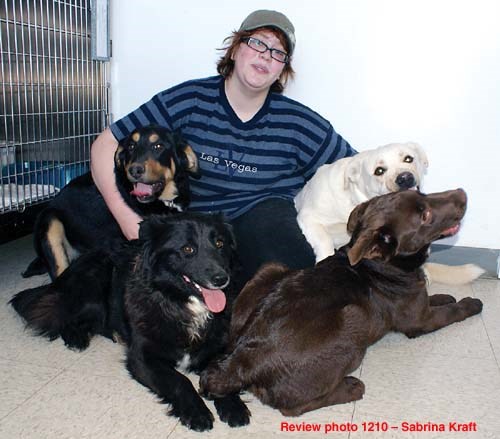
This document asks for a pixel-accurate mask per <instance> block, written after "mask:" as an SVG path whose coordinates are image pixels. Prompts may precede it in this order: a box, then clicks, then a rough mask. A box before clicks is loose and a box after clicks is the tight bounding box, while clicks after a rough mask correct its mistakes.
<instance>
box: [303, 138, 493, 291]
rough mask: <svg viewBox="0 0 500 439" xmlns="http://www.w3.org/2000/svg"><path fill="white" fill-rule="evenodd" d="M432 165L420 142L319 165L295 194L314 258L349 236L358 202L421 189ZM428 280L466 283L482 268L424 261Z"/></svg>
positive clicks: (333, 251) (321, 258) (478, 273)
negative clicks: (348, 230)
mask: <svg viewBox="0 0 500 439" xmlns="http://www.w3.org/2000/svg"><path fill="white" fill-rule="evenodd" d="M428 166H429V162H428V159H427V155H426V154H425V151H424V150H423V148H422V147H421V146H420V145H418V144H417V143H413V142H408V143H391V144H389V145H384V146H380V147H378V148H375V149H372V150H367V151H362V152H360V153H358V154H356V155H354V156H352V157H347V158H344V159H341V160H337V161H336V162H334V163H332V164H329V165H323V166H321V167H320V168H319V169H318V171H317V172H316V174H315V175H314V176H313V177H312V178H311V180H309V182H308V183H307V184H306V185H305V186H304V188H303V189H302V190H301V191H300V192H299V193H298V194H297V196H296V197H295V207H296V209H297V213H298V215H297V221H298V223H299V226H300V228H301V230H302V233H304V236H305V237H306V239H307V241H308V242H309V244H311V246H312V248H313V250H314V254H315V255H316V262H319V261H321V260H323V259H325V258H326V257H328V256H330V255H333V254H334V253H335V248H339V247H341V246H342V245H344V244H347V242H349V235H348V233H347V220H348V219H349V214H350V213H351V211H352V210H353V209H354V207H356V206H357V205H358V204H360V203H363V202H365V201H367V200H369V199H370V198H372V197H375V196H377V195H383V194H386V193H389V192H394V191H397V190H401V189H417V188H418V186H419V185H420V184H421V181H422V178H423V176H424V174H425V172H426V170H427V167H428ZM425 269H426V272H427V277H428V279H429V280H431V279H432V280H434V281H438V282H443V283H447V284H463V283H468V282H471V281H472V280H474V279H476V278H477V277H479V276H480V275H481V274H482V273H483V272H484V270H483V269H481V268H480V267H478V266H476V265H473V264H467V265H462V266H458V267H453V266H447V265H442V264H432V263H427V264H425Z"/></svg>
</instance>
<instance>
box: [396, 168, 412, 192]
mask: <svg viewBox="0 0 500 439" xmlns="http://www.w3.org/2000/svg"><path fill="white" fill-rule="evenodd" d="M396 184H397V185H398V187H399V188H400V189H410V188H412V187H415V186H416V185H417V180H416V179H415V176H414V175H413V174H412V173H411V172H402V173H401V174H399V175H398V176H397V177H396Z"/></svg>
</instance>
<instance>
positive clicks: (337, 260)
mask: <svg viewBox="0 0 500 439" xmlns="http://www.w3.org/2000/svg"><path fill="white" fill-rule="evenodd" d="M465 207H466V195H465V192H464V191H462V190H456V191H448V192H443V193H437V194H430V195H427V196H425V195H423V194H420V193H418V192H416V191H403V192H396V193H391V194H387V195H383V196H380V197H376V198H373V199H371V200H369V201H367V202H365V203H363V204H361V205H359V206H358V207H356V208H355V209H354V211H353V212H352V213H351V215H350V217H349V222H348V230H349V232H350V233H352V238H351V241H350V243H349V244H348V245H347V246H345V247H343V248H341V249H340V250H339V251H338V252H337V253H335V255H334V256H330V257H329V258H326V259H324V260H323V261H321V262H319V263H318V264H317V265H316V266H315V267H314V268H309V269H305V270H290V269H288V268H287V267H285V266H283V265H281V264H269V265H265V266H263V267H262V268H261V269H260V270H259V272H257V274H256V275H255V277H254V278H253V279H252V280H250V281H249V282H248V283H247V284H246V286H245V288H244V289H243V291H242V292H241V293H240V295H239V296H238V299H237V300H236V302H235V305H234V309H233V316H232V321H231V331H230V342H229V348H228V353H227V355H226V356H225V357H223V358H222V359H220V360H219V361H217V362H216V363H214V364H212V365H211V366H209V367H207V368H206V369H205V370H204V371H203V373H202V375H201V390H202V392H204V393H208V394H211V395H217V396H218V397H221V396H223V395H228V394H233V393H234V392H239V391H240V390H242V389H249V390H250V391H252V392H253V393H254V394H255V395H256V396H257V397H258V398H259V399H260V400H261V401H262V402H264V403H265V404H269V405H271V406H272V407H275V408H277V409H279V410H280V411H281V413H283V414H284V415H287V416H298V415H300V414H302V413H304V412H307V411H309V410H314V409H317V408H320V407H324V406H328V405H332V404H342V403H346V402H350V401H355V400H358V399H360V398H362V396H363V393H364V389H365V387H364V384H363V382H362V381H360V380H359V379H358V378H355V377H353V376H349V374H350V373H351V372H352V371H354V370H356V368H358V366H359V365H360V364H361V360H362V359H363V357H364V355H365V352H366V350H367V348H368V347H369V346H370V345H372V344H373V343H375V342H376V341H377V340H380V339H381V338H382V337H383V336H384V335H385V334H387V333H388V332H389V331H398V332H402V333H404V334H406V335H407V336H408V337H417V336H419V335H422V334H426V333H428V332H431V331H435V330H437V329H440V328H442V327H444V326H447V325H450V324H452V323H454V322H459V321H462V320H464V319H466V318H468V317H470V316H473V315H475V314H478V313H480V312H481V309H482V303H481V301H480V300H478V299H474V298H471V297H467V298H465V299H462V300H460V301H459V302H458V303H457V302H456V300H455V299H454V298H453V297H452V296H449V295H447V294H437V295H433V296H428V294H427V289H426V281H425V276H424V273H423V270H422V269H421V267H422V264H423V263H424V262H425V260H426V258H427V251H428V248H429V245H430V243H431V242H433V241H434V240H436V239H439V238H440V237H442V236H450V235H452V234H454V233H456V232H457V231H458V228H459V222H460V220H461V219H462V217H463V215H464V213H465Z"/></svg>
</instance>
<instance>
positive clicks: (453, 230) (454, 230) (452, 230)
mask: <svg viewBox="0 0 500 439" xmlns="http://www.w3.org/2000/svg"><path fill="white" fill-rule="evenodd" d="M459 230H460V224H457V225H455V226H453V227H450V228H449V229H446V230H445V231H444V232H443V233H442V234H443V235H445V236H452V235H456V234H457V233H458V231H459Z"/></svg>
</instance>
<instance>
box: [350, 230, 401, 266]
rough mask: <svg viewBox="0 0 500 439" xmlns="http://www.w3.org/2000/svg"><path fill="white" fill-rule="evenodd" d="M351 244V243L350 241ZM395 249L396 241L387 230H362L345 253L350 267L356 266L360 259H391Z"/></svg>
mask: <svg viewBox="0 0 500 439" xmlns="http://www.w3.org/2000/svg"><path fill="white" fill-rule="evenodd" d="M351 242H352V241H351ZM396 248H397V240H396V238H395V237H394V235H393V234H392V233H391V231H390V230H389V229H387V228H386V227H380V228H379V229H376V230H373V229H364V230H361V232H360V233H358V234H357V237H356V238H355V239H354V244H353V245H352V247H351V248H350V249H349V250H348V251H347V257H348V259H349V263H350V264H351V265H356V264H357V263H358V262H359V261H361V259H376V258H379V259H383V260H387V259H389V257H391V256H392V255H393V254H394V252H395V251H396Z"/></svg>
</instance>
